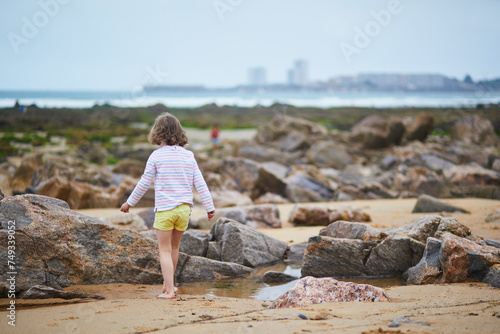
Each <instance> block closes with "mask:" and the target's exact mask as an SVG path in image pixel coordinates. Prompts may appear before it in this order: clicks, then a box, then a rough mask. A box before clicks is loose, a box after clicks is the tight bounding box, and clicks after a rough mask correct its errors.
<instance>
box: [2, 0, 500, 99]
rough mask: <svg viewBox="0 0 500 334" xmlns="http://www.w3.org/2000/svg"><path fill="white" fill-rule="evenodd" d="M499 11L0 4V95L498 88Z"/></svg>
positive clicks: (235, 3)
mask: <svg viewBox="0 0 500 334" xmlns="http://www.w3.org/2000/svg"><path fill="white" fill-rule="evenodd" d="M499 13H500V1H498V0H470V1H465V0H413V1H411V0H400V1H398V0H383V1H379V0H313V1H311V0H215V1H213V0H188V1H186V0H174V1H169V0H142V1H138V0H137V1H130V0H16V1H14V0H9V1H6V0H2V1H1V2H0V37H1V38H0V89H3V90H14V89H28V90H32V89H43V90H45V89H48V90H57V89H64V90H80V89H81V90H130V89H133V88H134V87H138V86H141V85H142V84H144V83H150V84H157V83H160V84H171V85H173V84H201V85H206V86H212V87H214V86H217V87H220V86H231V85H235V84H242V83H246V81H247V72H248V68H249V67H257V66H262V67H265V68H266V69H267V74H268V81H270V82H273V83H278V82H285V81H286V71H287V69H288V68H290V67H291V66H292V64H293V62H294V61H295V60H296V59H299V58H301V59H305V60H307V61H308V62H309V67H310V78H311V79H314V80H325V79H328V78H330V77H333V76H337V75H345V74H348V75H349V74H357V73H367V72H369V73H370V72H402V73H441V74H445V75H448V76H452V77H456V78H459V79H463V77H464V76H465V74H467V73H470V74H471V75H472V77H473V79H475V80H479V79H485V78H492V77H500V61H499V59H500V56H499V55H500V24H499V22H500V20H499Z"/></svg>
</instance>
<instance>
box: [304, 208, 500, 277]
mask: <svg viewBox="0 0 500 334" xmlns="http://www.w3.org/2000/svg"><path fill="white" fill-rule="evenodd" d="M363 225H364V226H363ZM447 235H448V236H454V237H456V238H459V239H462V238H463V240H465V241H464V243H471V244H474V245H478V247H487V246H486V245H487V243H486V242H485V241H484V240H483V239H482V238H480V237H478V236H475V235H473V234H471V231H470V229H469V228H468V227H467V226H465V225H463V224H461V223H459V222H458V221H457V220H456V219H455V218H452V217H450V218H443V217H440V216H425V217H420V218H419V219H417V220H415V221H413V222H412V223H410V224H408V225H406V226H402V227H398V228H391V229H373V228H371V227H370V226H368V225H366V224H362V223H349V222H335V223H332V224H330V225H329V226H328V227H327V228H325V229H323V230H321V231H320V235H319V236H315V237H312V238H310V239H309V242H308V246H307V250H306V253H305V255H304V259H303V266H302V274H303V275H304V276H307V275H309V276H315V277H342V276H350V277H352V276H381V275H383V276H397V275H400V274H402V273H404V272H405V271H407V270H408V269H410V268H412V267H415V266H416V265H417V264H418V263H419V261H420V260H421V259H422V256H423V255H424V251H425V246H426V244H427V240H428V239H429V238H436V239H443V240H444V236H447ZM448 239H449V238H448ZM490 248H493V247H490ZM429 252H431V250H429ZM432 254H434V253H432ZM429 256H430V255H429ZM440 256H441V255H440ZM441 259H444V258H443V257H441ZM421 266H422V265H421ZM476 266H477V265H476ZM483 269H484V268H483ZM415 270H416V269H415ZM419 270H420V269H419ZM476 271H477V270H475V269H474V270H471V272H476ZM443 272H444V269H443ZM415 275H417V274H415ZM421 276H422V275H421Z"/></svg>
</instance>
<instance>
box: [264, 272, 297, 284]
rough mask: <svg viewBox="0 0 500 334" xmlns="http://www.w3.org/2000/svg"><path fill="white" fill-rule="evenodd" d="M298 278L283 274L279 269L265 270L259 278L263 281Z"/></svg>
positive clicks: (278, 281) (281, 281)
mask: <svg viewBox="0 0 500 334" xmlns="http://www.w3.org/2000/svg"><path fill="white" fill-rule="evenodd" d="M297 279H299V278H298V277H295V276H292V275H289V274H285V273H282V272H279V271H272V270H270V271H266V272H265V273H264V275H262V277H261V278H260V281H262V282H264V283H286V282H291V281H295V280H297Z"/></svg>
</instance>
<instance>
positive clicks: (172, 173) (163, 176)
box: [127, 145, 215, 212]
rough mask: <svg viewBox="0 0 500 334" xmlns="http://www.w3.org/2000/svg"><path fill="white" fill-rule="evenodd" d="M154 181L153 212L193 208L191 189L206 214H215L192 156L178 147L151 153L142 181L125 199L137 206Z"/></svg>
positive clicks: (208, 192) (165, 147)
mask: <svg viewBox="0 0 500 334" xmlns="http://www.w3.org/2000/svg"><path fill="white" fill-rule="evenodd" d="M153 180H154V188H155V211H165V210H171V209H173V208H175V207H177V206H179V205H181V204H183V203H187V204H189V205H191V206H192V205H193V185H194V186H195V187H196V190H197V191H198V194H199V195H200V198H201V201H202V203H203V206H204V207H205V210H207V212H210V211H213V210H215V207H214V203H213V200H212V196H211V195H210V191H209V189H208V187H207V183H206V182H205V179H204V178H203V175H202V174H201V172H200V168H199V167H198V163H197V162H196V160H195V158H194V154H193V152H191V151H189V150H186V149H185V148H183V147H181V146H168V145H165V146H162V147H160V148H158V149H157V150H155V151H153V153H151V155H150V156H149V159H148V161H147V163H146V168H145V170H144V174H143V175H142V177H141V179H140V180H139V182H138V183H137V185H136V186H135V188H134V191H133V192H132V194H130V196H129V198H128V199H127V203H128V204H129V205H130V206H134V205H136V204H137V202H139V200H140V199H141V197H142V196H143V195H144V194H145V193H146V191H147V190H148V188H149V186H150V185H151V182H152V181H153Z"/></svg>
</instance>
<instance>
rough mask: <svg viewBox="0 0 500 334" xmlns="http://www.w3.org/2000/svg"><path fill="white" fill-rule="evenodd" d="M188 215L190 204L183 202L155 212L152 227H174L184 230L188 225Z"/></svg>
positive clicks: (165, 229)
mask: <svg viewBox="0 0 500 334" xmlns="http://www.w3.org/2000/svg"><path fill="white" fill-rule="evenodd" d="M190 216H191V206H190V205H189V204H186V203H184V204H181V205H179V206H178V207H175V208H173V209H172V210H166V211H158V212H156V213H155V223H154V224H153V227H154V228H157V229H159V230H162V231H171V230H173V229H174V228H175V229H176V230H178V231H185V230H186V229H187V227H188V223H189V217H190Z"/></svg>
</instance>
